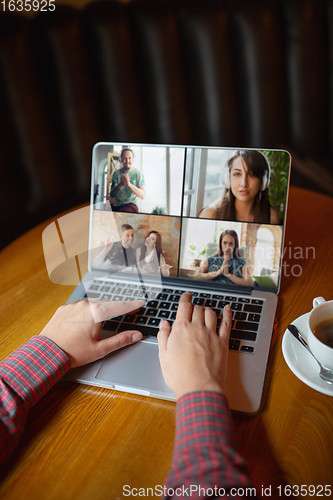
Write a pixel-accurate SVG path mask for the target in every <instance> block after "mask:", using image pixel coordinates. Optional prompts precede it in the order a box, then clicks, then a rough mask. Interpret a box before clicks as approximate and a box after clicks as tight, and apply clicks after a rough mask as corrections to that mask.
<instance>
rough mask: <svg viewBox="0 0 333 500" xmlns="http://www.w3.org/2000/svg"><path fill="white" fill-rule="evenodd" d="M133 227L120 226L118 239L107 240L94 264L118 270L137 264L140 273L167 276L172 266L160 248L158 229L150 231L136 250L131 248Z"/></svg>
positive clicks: (127, 225)
mask: <svg viewBox="0 0 333 500" xmlns="http://www.w3.org/2000/svg"><path fill="white" fill-rule="evenodd" d="M133 242H134V229H133V227H132V226H130V225H129V224H123V225H122V226H121V228H120V240H119V241H116V242H114V241H112V240H111V239H109V240H107V242H106V244H105V245H104V246H103V249H102V250H101V252H99V253H98V255H97V256H96V258H95V266H96V267H99V268H103V269H109V270H114V271H120V270H122V269H124V267H125V268H127V269H128V268H131V267H135V266H136V265H138V267H139V268H140V271H141V272H142V273H145V274H146V273H152V274H156V272H157V271H160V272H161V274H162V276H169V274H170V269H171V268H172V266H170V265H169V264H167V263H166V261H165V258H164V255H163V250H162V236H161V234H160V233H159V232H158V231H150V232H149V233H148V234H147V236H146V237H145V239H144V244H143V245H141V246H140V247H138V248H137V249H136V250H134V249H133V248H132V244H133Z"/></svg>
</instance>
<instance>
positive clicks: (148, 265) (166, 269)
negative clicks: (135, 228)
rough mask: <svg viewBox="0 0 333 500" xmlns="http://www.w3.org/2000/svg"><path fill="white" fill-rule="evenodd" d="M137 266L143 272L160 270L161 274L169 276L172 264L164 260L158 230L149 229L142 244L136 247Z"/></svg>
mask: <svg viewBox="0 0 333 500" xmlns="http://www.w3.org/2000/svg"><path fill="white" fill-rule="evenodd" d="M136 258H137V263H138V266H139V267H140V269H141V271H142V272H144V273H156V271H157V270H160V271H161V274H162V276H169V274H170V269H171V268H172V266H170V265H169V264H167V263H166V262H165V258H164V255H163V250H162V237H161V235H160V233H159V232H158V231H150V232H149V233H148V234H147V236H146V237H145V242H144V245H142V246H141V247H139V248H137V250H136Z"/></svg>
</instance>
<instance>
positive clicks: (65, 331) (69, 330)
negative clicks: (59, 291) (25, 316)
mask: <svg viewBox="0 0 333 500" xmlns="http://www.w3.org/2000/svg"><path fill="white" fill-rule="evenodd" d="M143 304H144V301H143V300H137V301H132V302H106V301H103V300H98V299H93V300H89V301H88V300H80V301H78V302H72V303H71V304H66V305H64V306H62V307H59V309H58V310H57V311H56V313H55V314H54V316H53V318H51V320H50V321H49V323H48V324H47V325H46V326H45V328H44V329H43V330H42V332H41V333H40V335H43V336H44V337H48V338H49V339H51V340H52V341H53V342H54V343H55V344H57V345H58V346H59V347H60V348H61V349H62V350H63V351H65V353H66V354H67V356H68V357H69V359H70V363H71V367H72V368H75V367H77V366H81V365H85V364H87V363H91V362H93V361H96V360H97V359H100V358H103V357H104V356H106V355H107V354H109V353H110V352H113V351H115V350H116V349H120V348H121V347H124V346H126V345H129V344H134V343H135V342H138V341H139V340H141V339H142V333H141V332H139V331H138V330H136V329H135V325H132V328H131V329H128V330H127V331H122V332H121V333H118V334H116V335H114V336H113V337H111V338H106V339H101V338H100V337H99V332H100V329H101V324H102V321H104V320H106V319H107V318H109V317H110V316H111V317H114V316H118V315H119V314H126V313H129V312H133V311H134V310H136V309H139V308H140V307H142V305H143Z"/></svg>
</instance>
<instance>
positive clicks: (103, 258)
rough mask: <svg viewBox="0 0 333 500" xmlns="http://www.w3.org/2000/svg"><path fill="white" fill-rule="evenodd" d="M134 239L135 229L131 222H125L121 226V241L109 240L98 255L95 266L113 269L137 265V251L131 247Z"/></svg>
mask: <svg viewBox="0 0 333 500" xmlns="http://www.w3.org/2000/svg"><path fill="white" fill-rule="evenodd" d="M133 241H134V229H133V228H132V226H130V225H129V224H123V225H122V226H121V228H120V241H115V242H114V241H112V240H108V241H107V242H106V244H105V245H104V246H103V249H102V251H101V252H100V253H99V254H98V255H97V256H96V258H95V266H96V267H99V268H103V269H108V270H111V271H118V270H121V269H124V268H129V267H133V266H135V265H136V257H135V251H134V250H133V248H131V246H132V244H133Z"/></svg>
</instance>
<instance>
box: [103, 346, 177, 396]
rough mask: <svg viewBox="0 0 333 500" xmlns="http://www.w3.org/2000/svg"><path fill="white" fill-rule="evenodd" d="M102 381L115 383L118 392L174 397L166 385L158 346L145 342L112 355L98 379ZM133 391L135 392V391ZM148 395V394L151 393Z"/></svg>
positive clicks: (105, 361)
mask: <svg viewBox="0 0 333 500" xmlns="http://www.w3.org/2000/svg"><path fill="white" fill-rule="evenodd" d="M95 378H96V379H98V380H105V381H107V382H109V383H112V385H114V386H119V387H115V388H117V389H121V386H123V387H124V390H125V391H126V390H128V389H133V392H135V391H136V389H137V390H138V392H139V393H140V392H143V391H147V392H148V393H151V395H154V394H155V395H156V396H169V397H172V398H174V394H173V392H172V391H171V389H169V387H168V386H167V385H166V383H165V382H164V378H163V375H162V371H161V367H160V361H159V358H158V345H157V344H156V343H155V342H149V340H144V341H141V342H138V343H137V344H134V345H130V346H127V347H124V348H122V349H120V350H119V351H115V352H114V353H111V354H110V355H109V356H107V357H106V358H105V360H104V361H103V363H102V365H101V367H100V369H99V370H98V372H97V374H96V376H95ZM131 392H132V391H131ZM147 395H148V394H147Z"/></svg>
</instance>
